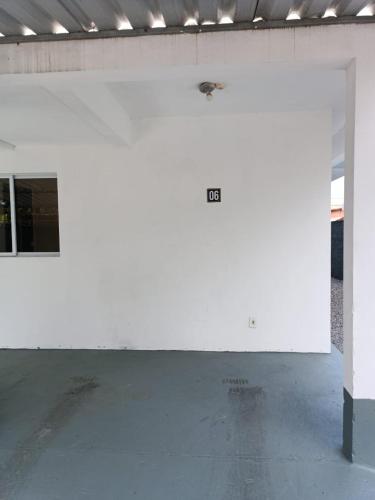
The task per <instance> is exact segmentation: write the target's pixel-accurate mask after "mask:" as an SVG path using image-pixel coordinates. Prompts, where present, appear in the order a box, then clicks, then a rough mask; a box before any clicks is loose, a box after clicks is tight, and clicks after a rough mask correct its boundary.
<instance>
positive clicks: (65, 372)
mask: <svg viewBox="0 0 375 500" xmlns="http://www.w3.org/2000/svg"><path fill="white" fill-rule="evenodd" d="M0 399H1V405H0V466H1V470H0V498H1V499H2V500H5V499H6V500H34V499H35V500H63V499H64V500H81V499H90V500H104V499H105V500H128V499H131V498H136V499H138V500H204V499H211V500H246V499H249V500H274V499H277V500H293V499H298V500H302V499H303V500H317V499H321V498H324V499H332V500H337V499H340V500H367V499H368V500H370V499H371V500H373V499H374V498H375V474H374V473H372V472H371V471H369V470H366V469H362V468H359V467H357V466H355V465H352V464H350V463H349V462H348V461H347V460H346V459H345V458H344V457H343V455H342V452H341V445H342V399H343V396H342V356H341V354H340V353H339V352H338V351H337V350H336V349H335V348H334V351H333V353H332V354H330V355H324V354H323V355H317V354H315V355H307V354H306V355H304V354H282V353H273V354H271V353H209V352H207V353H199V352H142V351H138V352H136V351H22V350H21V351H0Z"/></svg>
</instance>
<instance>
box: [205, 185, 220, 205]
mask: <svg viewBox="0 0 375 500" xmlns="http://www.w3.org/2000/svg"><path fill="white" fill-rule="evenodd" d="M207 202H208V203H220V202H221V189H220V188H210V189H207Z"/></svg>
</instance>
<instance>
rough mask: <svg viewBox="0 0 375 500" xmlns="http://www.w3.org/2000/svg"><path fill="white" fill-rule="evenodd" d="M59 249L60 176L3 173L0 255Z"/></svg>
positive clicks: (54, 252) (48, 251)
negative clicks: (58, 183) (58, 189)
mask: <svg viewBox="0 0 375 500" xmlns="http://www.w3.org/2000/svg"><path fill="white" fill-rule="evenodd" d="M59 251H60V244H59V213H58V198H57V179H56V178H55V177H52V176H48V177H47V176H46V177H44V176H43V177H42V176H40V177H27V176H18V175H15V176H12V175H10V176H6V177H5V176H3V177H0V255H19V254H21V255H22V254H56V253H58V252H59Z"/></svg>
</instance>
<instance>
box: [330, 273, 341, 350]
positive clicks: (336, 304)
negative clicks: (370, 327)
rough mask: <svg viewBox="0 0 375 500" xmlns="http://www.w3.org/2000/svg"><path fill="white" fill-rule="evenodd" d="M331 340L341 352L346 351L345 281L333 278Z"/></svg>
mask: <svg viewBox="0 0 375 500" xmlns="http://www.w3.org/2000/svg"><path fill="white" fill-rule="evenodd" d="M331 340H332V343H333V344H334V345H335V346H336V347H337V349H338V350H339V351H340V352H344V344H343V342H344V324H343V281H341V280H337V279H335V278H332V280H331Z"/></svg>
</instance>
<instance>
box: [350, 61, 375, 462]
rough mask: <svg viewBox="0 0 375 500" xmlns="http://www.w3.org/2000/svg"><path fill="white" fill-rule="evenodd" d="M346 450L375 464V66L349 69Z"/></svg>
mask: <svg viewBox="0 0 375 500" xmlns="http://www.w3.org/2000/svg"><path fill="white" fill-rule="evenodd" d="M346 131H347V132H346V165H345V168H346V170H345V176H346V177H345V227H344V358H345V378H344V387H345V390H344V399H345V402H344V452H345V454H346V456H347V457H348V458H350V459H351V460H353V462H356V463H360V464H364V465H369V466H372V467H375V320H374V319H375V317H374V310H375V64H374V61H373V57H372V56H370V55H369V56H367V58H366V57H365V56H359V57H357V59H356V60H353V61H352V62H351V64H350V65H349V67H348V70H347V120H346Z"/></svg>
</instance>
